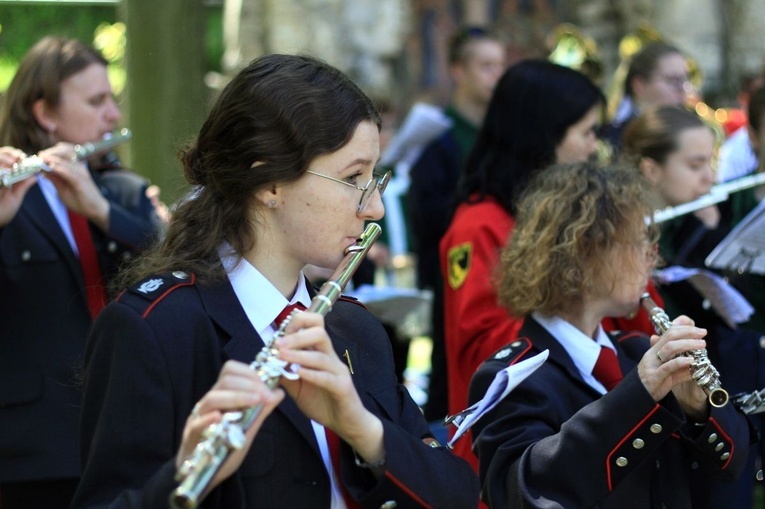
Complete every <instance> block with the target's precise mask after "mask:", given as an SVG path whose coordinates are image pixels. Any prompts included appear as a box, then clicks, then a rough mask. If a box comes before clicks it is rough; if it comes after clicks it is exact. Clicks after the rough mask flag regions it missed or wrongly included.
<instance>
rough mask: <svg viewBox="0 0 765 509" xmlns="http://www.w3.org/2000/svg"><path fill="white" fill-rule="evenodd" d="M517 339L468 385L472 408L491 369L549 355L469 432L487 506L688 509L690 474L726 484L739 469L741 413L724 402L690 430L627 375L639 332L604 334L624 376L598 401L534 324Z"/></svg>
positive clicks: (644, 342) (744, 449)
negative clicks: (708, 476)
mask: <svg viewBox="0 0 765 509" xmlns="http://www.w3.org/2000/svg"><path fill="white" fill-rule="evenodd" d="M520 338H521V339H518V340H516V341H513V342H512V343H510V344H509V345H507V346H506V347H505V348H503V349H501V350H499V351H498V352H497V353H496V354H495V355H494V356H493V357H492V358H490V359H489V360H487V361H486V362H485V363H484V364H483V365H482V366H481V367H480V368H479V370H478V371H477V372H476V374H475V375H474V377H473V380H472V382H471V386H470V401H471V403H472V402H474V401H477V400H478V399H480V398H481V397H483V394H484V393H485V391H486V389H487V388H488V386H489V384H490V383H491V381H492V380H493V378H494V375H495V374H496V373H497V372H498V371H500V370H502V369H504V368H506V367H507V366H508V365H509V364H512V363H515V362H518V361H519V360H521V359H522V358H524V357H527V356H531V355H535V354H537V353H539V352H541V351H544V350H549V351H550V355H549V358H548V359H547V361H546V362H545V363H544V364H543V365H542V366H541V367H540V368H539V369H538V370H537V371H535V372H534V373H533V374H532V375H530V376H529V377H528V378H527V379H525V380H524V381H523V382H522V383H521V384H520V385H519V386H518V387H516V388H515V389H514V390H513V391H512V392H511V393H510V394H509V395H508V396H507V397H506V398H505V399H504V400H503V401H502V402H500V404H499V405H498V406H497V407H496V408H495V409H494V410H492V411H491V412H490V413H489V414H487V415H486V416H484V417H483V418H482V419H481V420H479V421H478V423H477V424H476V425H475V427H474V428H473V433H474V435H473V436H474V437H476V438H475V441H474V451H476V454H477V455H478V458H479V462H480V477H481V481H482V484H483V491H482V497H483V499H484V500H485V501H486V502H487V503H488V504H489V506H490V507H493V508H531V507H539V508H542V507H544V508H571V509H575V508H576V509H578V508H587V507H600V508H614V509H617V508H619V509H622V508H626V507H629V508H661V507H667V508H672V509H678V508H680V509H682V508H690V507H691V504H690V492H689V488H688V478H689V473H690V471H691V469H695V468H703V469H705V470H707V471H709V472H712V473H714V474H715V476H716V477H717V478H720V479H728V480H729V479H733V478H735V477H737V476H738V475H739V474H740V473H741V470H742V468H743V466H744V463H745V461H746V456H747V453H748V446H749V441H750V429H749V425H748V421H747V420H746V417H745V416H744V415H743V414H741V413H740V412H739V411H738V410H737V409H735V408H734V407H733V406H732V405H730V404H729V405H727V406H725V407H723V408H719V409H718V408H713V409H712V411H711V415H710V417H709V420H708V422H707V423H705V424H703V425H700V426H697V425H696V424H694V423H690V422H688V421H686V419H685V417H684V413H683V412H682V410H681V408H680V405H679V404H678V402H677V400H676V399H675V398H674V396H672V394H671V393H670V394H669V395H667V396H666V397H665V398H664V399H663V400H661V401H660V402H659V403H656V402H655V401H654V400H653V398H652V397H651V396H650V395H649V393H648V391H646V389H645V387H644V386H643V384H642V383H641V382H640V379H639V377H638V374H637V369H634V368H635V366H636V365H637V363H638V362H639V361H640V359H641V357H642V355H643V354H644V352H645V351H646V350H647V349H648V346H649V344H648V338H646V337H645V336H644V335H642V334H639V333H627V334H624V333H619V334H615V335H613V336H611V340H612V341H613V343H614V345H615V347H616V350H617V352H618V358H619V362H620V365H621V368H622V372H623V373H626V375H625V377H624V379H623V380H622V381H621V382H620V383H619V385H618V386H617V387H616V388H614V389H613V390H612V391H611V392H609V393H607V394H605V395H603V396H601V395H600V394H599V393H598V392H597V391H595V390H594V389H592V388H591V387H590V386H589V385H587V384H586V383H585V382H584V380H582V378H581V377H580V375H579V372H578V370H577V368H576V366H575V365H574V362H573V361H572V360H571V357H569V355H568V354H567V353H566V351H565V349H564V348H563V347H562V346H561V345H560V344H559V343H558V342H557V341H556V340H555V338H554V337H552V335H550V334H549V333H548V332H547V331H546V330H545V329H544V328H543V327H542V326H541V325H540V324H539V323H538V322H536V321H535V320H534V319H533V318H527V319H526V321H525V322H524V325H523V328H522V329H521V332H520Z"/></svg>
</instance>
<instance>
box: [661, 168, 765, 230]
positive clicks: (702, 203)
mask: <svg viewBox="0 0 765 509" xmlns="http://www.w3.org/2000/svg"><path fill="white" fill-rule="evenodd" d="M761 184H765V173H755V174H754V175H747V176H746V177H741V178H739V179H736V180H731V181H730V182H724V183H722V184H717V185H716V186H713V187H712V189H710V191H709V193H708V194H705V195H704V196H702V197H700V198H698V199H696V200H693V201H690V202H688V203H683V204H681V205H677V206H675V207H667V208H666V209H662V210H657V211H656V212H654V214H653V222H654V223H656V224H659V223H663V222H665V221H670V220H672V219H675V218H676V217H680V216H683V215H685V214H690V213H691V212H695V211H697V210H700V209H703V208H704V207H709V206H710V205H714V204H716V203H720V202H723V201H725V200H727V199H728V196H729V195H730V194H731V193H735V192H738V191H743V190H744V189H749V188H750V187H755V186H759V185H761Z"/></svg>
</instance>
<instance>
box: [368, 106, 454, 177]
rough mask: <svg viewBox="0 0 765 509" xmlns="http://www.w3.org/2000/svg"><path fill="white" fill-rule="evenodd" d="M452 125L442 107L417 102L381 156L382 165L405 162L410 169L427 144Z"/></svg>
mask: <svg viewBox="0 0 765 509" xmlns="http://www.w3.org/2000/svg"><path fill="white" fill-rule="evenodd" d="M451 125H452V121H451V119H450V118H449V117H447V116H446V115H445V114H444V112H443V111H441V109H440V108H438V107H436V106H433V105H431V104H426V103H416V104H415V105H414V106H412V109H411V110H409V114H408V115H407V116H406V118H405V119H404V122H403V123H402V124H401V127H400V128H399V129H398V131H396V134H395V135H394V136H393V139H392V140H391V142H390V143H389V144H388V147H387V148H386V149H385V152H383V154H382V155H381V156H380V163H379V164H380V166H393V165H397V164H398V163H400V162H404V163H405V166H406V168H407V170H408V168H409V166H411V165H412V164H414V162H415V161H416V160H417V158H418V157H419V156H420V153H422V150H423V149H424V148H425V145H427V144H428V143H430V142H431V141H432V140H434V139H436V138H437V137H438V136H440V135H441V133H443V132H444V131H446V130H447V129H448V128H449V127H451ZM398 171H399V169H398V168H397V172H398ZM405 177H408V176H405Z"/></svg>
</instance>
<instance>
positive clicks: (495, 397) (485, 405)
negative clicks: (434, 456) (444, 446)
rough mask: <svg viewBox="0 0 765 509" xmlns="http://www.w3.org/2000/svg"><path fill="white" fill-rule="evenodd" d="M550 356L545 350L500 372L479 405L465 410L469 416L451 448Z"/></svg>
mask: <svg viewBox="0 0 765 509" xmlns="http://www.w3.org/2000/svg"><path fill="white" fill-rule="evenodd" d="M549 355H550V351H549V350H545V351H544V352H541V353H539V354H537V355H535V356H534V357H530V358H528V359H526V360H523V361H521V362H519V363H518V364H513V365H512V366H508V367H507V368H505V369H503V370H502V371H500V372H498V373H497V374H496V375H495V377H494V380H493V381H492V382H491V385H489V388H488V389H487V390H486V395H484V397H483V399H481V401H479V402H478V403H476V404H474V405H472V406H471V407H469V408H467V409H466V410H464V411H463V412H462V413H465V414H467V415H466V416H465V418H464V419H463V420H462V422H460V423H459V424H458V425H457V431H456V432H455V433H454V436H453V437H452V439H451V440H449V444H448V445H449V447H452V446H453V445H454V442H456V441H457V440H458V439H459V438H460V437H461V436H462V435H464V434H465V433H466V432H467V431H468V430H469V429H470V427H471V426H473V424H475V423H476V422H477V421H478V419H480V418H481V417H483V416H484V415H486V413H487V412H489V411H491V410H492V409H493V408H494V407H495V406H497V404H498V403H499V402H500V401H502V399H504V397H505V396H507V395H508V394H510V391H512V390H513V389H515V388H516V387H517V386H518V384H520V383H521V382H523V380H525V379H526V377H528V376H529V375H530V374H532V373H533V372H534V371H536V370H537V369H538V368H539V366H541V365H542V364H544V362H545V361H546V360H547V357H548V356H549Z"/></svg>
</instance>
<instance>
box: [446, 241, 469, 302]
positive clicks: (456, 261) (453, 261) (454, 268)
mask: <svg viewBox="0 0 765 509" xmlns="http://www.w3.org/2000/svg"><path fill="white" fill-rule="evenodd" d="M472 254H473V243H472V242H465V243H463V244H458V245H456V246H453V247H451V248H449V250H448V251H447V252H446V260H447V264H448V266H447V276H448V280H449V286H451V287H452V289H453V290H457V289H458V288H459V287H461V286H462V284H463V283H464V282H465V279H466V278H467V275H468V272H470V262H471V261H472Z"/></svg>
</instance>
